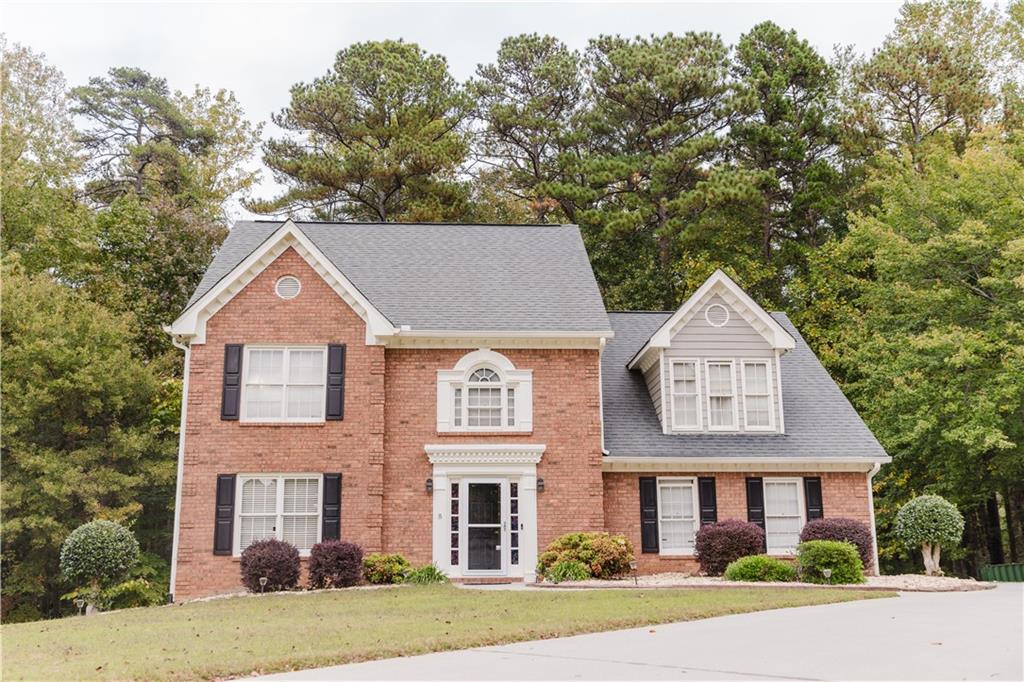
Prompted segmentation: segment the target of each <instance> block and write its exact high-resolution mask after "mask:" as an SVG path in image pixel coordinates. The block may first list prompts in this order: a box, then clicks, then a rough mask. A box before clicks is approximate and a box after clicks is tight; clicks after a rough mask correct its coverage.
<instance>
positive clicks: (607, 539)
mask: <svg viewBox="0 0 1024 682" xmlns="http://www.w3.org/2000/svg"><path fill="white" fill-rule="evenodd" d="M560 561H576V562H579V563H581V564H583V566H584V567H585V568H586V569H587V573H588V577H589V576H593V577H595V578H602V579H607V578H614V577H617V576H620V575H625V574H626V573H628V572H629V563H630V562H631V561H633V546H632V545H631V544H629V540H627V539H626V537H625V536H623V535H609V534H608V533H568V534H566V535H563V536H561V537H559V538H556V539H555V540H554V541H553V542H552V543H551V544H550V545H548V548H547V550H546V551H544V552H542V553H541V555H540V556H539V557H537V573H538V574H539V575H540V576H542V577H547V573H548V571H549V570H550V569H551V568H552V567H553V566H554V565H555V564H557V563H558V562H560Z"/></svg>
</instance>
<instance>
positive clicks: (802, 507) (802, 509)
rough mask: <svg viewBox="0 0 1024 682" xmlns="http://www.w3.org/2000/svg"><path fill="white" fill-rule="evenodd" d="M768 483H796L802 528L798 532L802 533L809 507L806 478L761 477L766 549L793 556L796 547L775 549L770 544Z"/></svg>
mask: <svg viewBox="0 0 1024 682" xmlns="http://www.w3.org/2000/svg"><path fill="white" fill-rule="evenodd" d="M768 483H795V484H796V503H797V513H798V514H799V515H800V530H798V531H797V533H800V532H802V531H803V528H804V526H805V525H806V524H807V507H806V506H805V504H804V479H803V478H801V477H799V476H774V477H766V478H762V479H761V497H762V498H763V499H764V541H765V550H766V552H767V553H768V554H771V555H774V556H792V555H793V554H795V553H796V547H793V548H792V549H773V548H772V547H770V546H769V545H768V491H767V489H766V487H765V486H766V484H768ZM798 544H799V542H798Z"/></svg>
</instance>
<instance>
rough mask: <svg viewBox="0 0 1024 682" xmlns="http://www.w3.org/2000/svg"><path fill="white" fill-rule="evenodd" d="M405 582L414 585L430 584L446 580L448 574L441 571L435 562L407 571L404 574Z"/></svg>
mask: <svg viewBox="0 0 1024 682" xmlns="http://www.w3.org/2000/svg"><path fill="white" fill-rule="evenodd" d="M405 582H407V583H412V584H414V585H432V584H435V583H446V582H448V576H446V575H445V574H444V573H442V572H441V569H439V568H438V567H437V566H436V565H435V564H427V565H426V566H420V567H419V568H414V569H413V570H411V571H409V573H408V574H407V575H406V576H405Z"/></svg>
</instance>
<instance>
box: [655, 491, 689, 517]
mask: <svg viewBox="0 0 1024 682" xmlns="http://www.w3.org/2000/svg"><path fill="white" fill-rule="evenodd" d="M660 502H661V518H663V519H684V518H690V519H692V518H693V486H691V485H663V486H661V489H660Z"/></svg>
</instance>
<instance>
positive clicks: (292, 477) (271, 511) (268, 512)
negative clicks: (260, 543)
mask: <svg viewBox="0 0 1024 682" xmlns="http://www.w3.org/2000/svg"><path fill="white" fill-rule="evenodd" d="M238 483H239V486H238V490H239V492H238V502H237V503H236V505H235V507H236V509H237V510H238V512H237V515H236V518H235V527H236V528H237V529H238V530H237V531H236V533H237V535H238V537H237V542H235V544H234V546H235V547H236V548H237V552H238V553H239V554H240V553H241V552H242V550H244V549H245V548H246V547H248V546H249V545H251V544H252V543H253V542H256V541H257V540H264V539H267V538H276V539H278V540H283V541H284V542H288V543H290V544H292V545H294V546H295V547H296V548H297V549H298V550H299V552H300V553H303V554H306V553H308V552H309V550H310V549H311V548H312V547H313V545H315V544H316V543H317V542H319V541H320V533H321V509H322V506H321V500H320V497H321V489H322V488H321V477H320V475H318V474H281V475H252V476H239V477H238Z"/></svg>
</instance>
